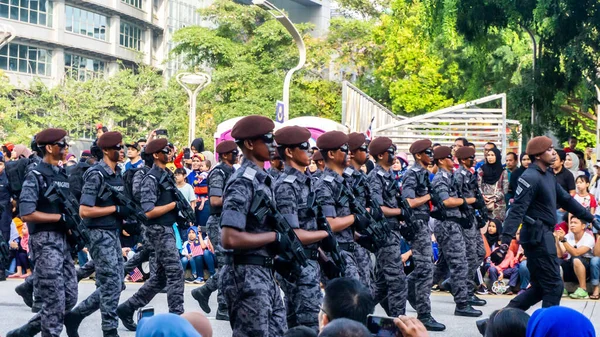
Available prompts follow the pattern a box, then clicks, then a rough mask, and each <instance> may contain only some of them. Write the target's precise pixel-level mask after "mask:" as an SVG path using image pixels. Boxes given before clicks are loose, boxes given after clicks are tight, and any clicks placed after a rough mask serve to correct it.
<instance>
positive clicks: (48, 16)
mask: <svg viewBox="0 0 600 337" xmlns="http://www.w3.org/2000/svg"><path fill="white" fill-rule="evenodd" d="M0 18H4V19H10V20H17V21H22V22H27V23H31V24H34V25H42V26H47V27H52V2H51V1H49V0H0Z"/></svg>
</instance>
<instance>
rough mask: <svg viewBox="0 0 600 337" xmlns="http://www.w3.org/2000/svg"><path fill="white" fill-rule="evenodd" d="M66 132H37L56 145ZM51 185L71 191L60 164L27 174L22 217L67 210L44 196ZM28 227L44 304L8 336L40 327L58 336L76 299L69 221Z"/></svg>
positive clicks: (44, 141) (36, 281)
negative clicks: (69, 241) (68, 240)
mask: <svg viewBox="0 0 600 337" xmlns="http://www.w3.org/2000/svg"><path fill="white" fill-rule="evenodd" d="M65 135H66V132H65V131H63V130H59V129H46V130H44V131H42V132H40V133H39V134H38V137H37V140H38V144H53V143H56V142H59V141H61V140H63V139H64V137H65ZM63 142H64V140H63ZM51 185H54V187H55V188H59V189H63V190H64V191H65V192H66V193H70V192H69V182H68V177H67V175H66V173H65V170H64V169H62V168H59V167H58V166H53V165H50V164H48V163H45V162H42V163H40V164H38V165H37V166H36V167H35V169H34V170H32V171H31V172H29V173H28V174H27V175H26V176H25V181H24V182H23V189H22V190H21V195H20V198H19V210H20V214H21V217H23V216H26V215H29V214H32V213H33V212H35V211H40V212H44V213H49V214H63V213H64V209H63V205H62V204H60V203H58V202H51V201H50V200H48V198H46V197H45V193H46V191H47V190H48V188H50V187H51ZM63 219H64V217H63ZM28 228H29V233H30V236H29V251H30V253H31V258H32V260H33V261H34V263H35V269H34V275H35V277H34V288H35V294H36V296H37V297H39V298H40V299H42V301H43V305H42V309H41V311H40V312H39V314H37V315H35V316H34V317H33V318H32V319H31V320H30V321H29V322H28V323H27V324H26V325H25V326H23V327H21V328H19V329H17V330H13V331H11V332H9V333H8V334H7V336H9V337H10V336H33V335H35V334H37V333H38V332H40V330H41V332H42V336H43V337H50V336H53V337H58V336H60V333H61V331H62V326H63V320H64V315H65V312H66V311H68V310H70V309H71V308H72V307H73V306H74V305H75V304H76V302H77V278H76V275H75V265H74V263H73V259H72V258H71V247H70V246H69V243H68V242H67V224H66V222H65V221H63V220H61V221H58V222H51V223H34V222H31V221H30V222H29V223H28Z"/></svg>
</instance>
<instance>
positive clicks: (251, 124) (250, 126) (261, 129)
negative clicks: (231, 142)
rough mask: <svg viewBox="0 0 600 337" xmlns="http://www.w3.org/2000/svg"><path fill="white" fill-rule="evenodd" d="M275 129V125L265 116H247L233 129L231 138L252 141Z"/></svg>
mask: <svg viewBox="0 0 600 337" xmlns="http://www.w3.org/2000/svg"><path fill="white" fill-rule="evenodd" d="M273 129H275V123H273V121H272V120H270V119H269V118H267V117H265V116H258V115H252V116H246V117H244V118H242V119H240V120H239V121H238V122H237V123H235V125H234V126H233V129H231V137H233V138H235V139H252V138H256V137H260V136H262V135H266V134H267V133H269V132H272V131H273Z"/></svg>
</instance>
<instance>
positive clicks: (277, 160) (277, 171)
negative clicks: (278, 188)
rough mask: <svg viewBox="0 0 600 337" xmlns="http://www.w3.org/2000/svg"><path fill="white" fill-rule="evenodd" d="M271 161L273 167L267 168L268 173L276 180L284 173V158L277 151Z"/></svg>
mask: <svg viewBox="0 0 600 337" xmlns="http://www.w3.org/2000/svg"><path fill="white" fill-rule="evenodd" d="M269 163H270V164H271V167H269V168H268V169H267V173H268V174H269V175H270V176H271V178H272V179H273V181H275V180H277V178H279V176H280V175H281V174H282V173H283V168H284V164H283V158H281V157H280V156H279V153H277V152H275V155H274V157H273V159H271V160H270V162H269Z"/></svg>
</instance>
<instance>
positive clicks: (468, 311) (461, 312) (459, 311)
mask: <svg viewBox="0 0 600 337" xmlns="http://www.w3.org/2000/svg"><path fill="white" fill-rule="evenodd" d="M454 315H455V316H465V317H479V316H481V315H483V312H481V310H477V309H473V307H472V306H471V305H469V304H464V305H456V309H454Z"/></svg>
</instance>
